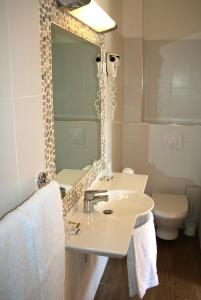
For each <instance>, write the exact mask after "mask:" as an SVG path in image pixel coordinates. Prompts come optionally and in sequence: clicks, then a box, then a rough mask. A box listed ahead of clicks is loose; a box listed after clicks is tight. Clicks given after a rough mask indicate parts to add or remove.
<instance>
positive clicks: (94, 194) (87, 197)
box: [84, 190, 108, 213]
mask: <svg viewBox="0 0 201 300" xmlns="http://www.w3.org/2000/svg"><path fill="white" fill-rule="evenodd" d="M104 193H107V190H88V191H85V193H84V212H85V213H91V212H93V210H94V205H95V204H97V203H98V202H100V201H108V195H106V194H104Z"/></svg>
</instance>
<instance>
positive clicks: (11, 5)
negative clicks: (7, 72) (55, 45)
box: [7, 0, 41, 97]
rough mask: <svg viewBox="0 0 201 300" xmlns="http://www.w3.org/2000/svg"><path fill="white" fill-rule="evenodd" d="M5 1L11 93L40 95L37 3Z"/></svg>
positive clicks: (20, 0)
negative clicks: (9, 53) (10, 62)
mask: <svg viewBox="0 0 201 300" xmlns="http://www.w3.org/2000/svg"><path fill="white" fill-rule="evenodd" d="M7 2H8V17H9V34H10V44H11V59H12V73H13V74H12V76H13V96H14V97H23V96H30V95H40V94H41V84H40V75H39V74H40V44H39V8H38V5H39V3H38V1H36V0H34V1H27V0H19V1H12V0H7ZM30 12H31V13H30Z"/></svg>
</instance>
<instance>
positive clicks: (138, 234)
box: [127, 212, 158, 298]
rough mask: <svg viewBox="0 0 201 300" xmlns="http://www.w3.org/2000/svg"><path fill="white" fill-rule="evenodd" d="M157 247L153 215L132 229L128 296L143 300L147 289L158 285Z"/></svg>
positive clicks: (129, 252) (128, 266)
mask: <svg viewBox="0 0 201 300" xmlns="http://www.w3.org/2000/svg"><path fill="white" fill-rule="evenodd" d="M156 258H157V246H156V234H155V228H154V222H153V215H152V213H151V212H150V213H149V218H148V221H147V222H146V223H145V224H143V225H141V226H140V227H138V228H136V229H134V231H133V235H132V238H131V242H130V245H129V250H128V254H127V269H128V282H129V296H130V297H133V296H134V295H136V294H138V296H139V298H143V296H144V294H145V292H146V290H147V289H148V288H151V287H154V286H157V285H158V275H157V269H156Z"/></svg>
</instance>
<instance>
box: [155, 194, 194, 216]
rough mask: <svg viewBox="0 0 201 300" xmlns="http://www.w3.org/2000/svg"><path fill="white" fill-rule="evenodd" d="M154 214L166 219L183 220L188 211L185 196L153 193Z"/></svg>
mask: <svg viewBox="0 0 201 300" xmlns="http://www.w3.org/2000/svg"><path fill="white" fill-rule="evenodd" d="M152 198H153V200H154V209H153V213H154V214H155V215H158V216H159V217H164V218H183V217H185V216H186V214H187V211H188V201H187V197H186V196H185V195H174V194H161V193H153V194H152Z"/></svg>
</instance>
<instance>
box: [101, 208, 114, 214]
mask: <svg viewBox="0 0 201 300" xmlns="http://www.w3.org/2000/svg"><path fill="white" fill-rule="evenodd" d="M103 213H104V214H105V215H111V214H113V210H111V209H105V210H104V211H103Z"/></svg>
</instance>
